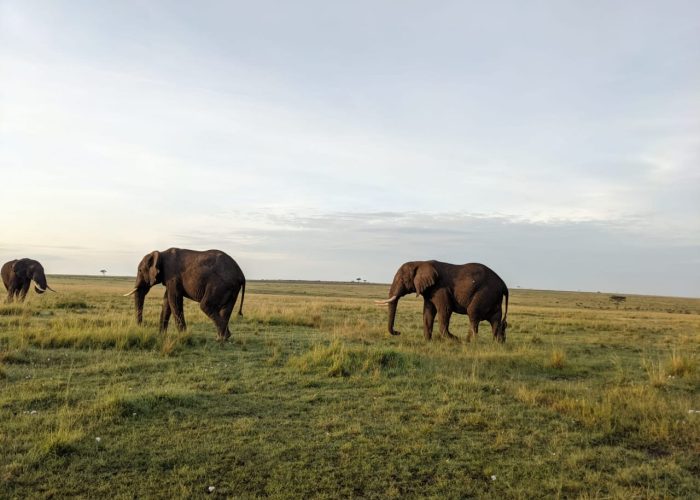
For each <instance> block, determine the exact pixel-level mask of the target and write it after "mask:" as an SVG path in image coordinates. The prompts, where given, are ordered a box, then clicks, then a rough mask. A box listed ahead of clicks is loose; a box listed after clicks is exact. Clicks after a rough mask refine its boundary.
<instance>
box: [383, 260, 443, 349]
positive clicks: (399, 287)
mask: <svg viewBox="0 0 700 500" xmlns="http://www.w3.org/2000/svg"><path fill="white" fill-rule="evenodd" d="M437 280H438V272H437V269H436V268H435V266H434V265H433V263H432V262H431V261H414V262H406V263H405V264H403V265H402V266H401V267H400V268H399V270H398V271H396V275H395V276H394V281H393V282H392V283H391V288H389V298H388V299H387V300H383V301H378V302H377V303H378V304H381V305H388V306H389V325H388V326H389V333H390V334H391V335H400V334H401V332H399V331H397V330H394V320H395V318H396V308H397V306H398V303H399V299H400V298H401V297H403V296H404V295H406V294H409V293H414V292H415V294H416V295H421V294H422V293H423V292H424V291H425V290H427V289H428V288H430V287H431V286H433V285H434V284H435V283H436V282H437Z"/></svg>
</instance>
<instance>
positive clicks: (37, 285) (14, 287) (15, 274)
mask: <svg viewBox="0 0 700 500" xmlns="http://www.w3.org/2000/svg"><path fill="white" fill-rule="evenodd" d="M0 274H1V275H2V282H3V284H4V285H5V288H7V302H8V303H9V302H12V300H13V299H14V298H15V297H17V298H18V300H19V301H20V302H22V301H24V298H25V297H26V296H27V292H28V291H29V286H30V285H31V283H32V281H33V282H34V290H35V291H36V293H44V292H45V291H46V290H51V291H52V292H55V290H54V289H53V288H51V287H50V286H49V285H48V283H47V282H46V275H45V274H44V268H43V267H42V266H41V264H39V263H38V262H37V261H35V260H33V259H15V260H11V261H9V262H5V264H3V266H2V270H0Z"/></svg>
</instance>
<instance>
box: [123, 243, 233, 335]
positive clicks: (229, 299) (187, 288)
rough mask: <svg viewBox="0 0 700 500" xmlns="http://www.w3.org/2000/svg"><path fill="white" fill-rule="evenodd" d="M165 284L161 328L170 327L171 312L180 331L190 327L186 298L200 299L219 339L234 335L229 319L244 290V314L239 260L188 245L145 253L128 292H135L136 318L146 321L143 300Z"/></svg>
mask: <svg viewBox="0 0 700 500" xmlns="http://www.w3.org/2000/svg"><path fill="white" fill-rule="evenodd" d="M158 283H161V284H163V285H164V286H165V295H164V296H163V308H162V310H161V313H160V332H161V333H164V332H166V331H167V329H168V322H169V321H170V314H171V313H172V314H173V316H175V321H176V323H177V327H178V329H179V330H180V331H184V330H186V329H187V324H186V323H185V315H184V311H183V299H185V298H187V299H191V300H194V301H195V302H199V307H200V308H201V309H202V311H204V314H206V315H207V316H208V317H209V318H210V319H211V320H212V321H213V322H214V324H215V325H216V329H217V335H218V338H219V340H227V339H228V338H229V337H230V336H231V332H230V330H229V328H228V322H229V319H230V317H231V313H232V311H233V306H234V305H235V303H236V299H237V298H238V292H239V291H241V290H242V294H241V305H240V308H239V309H238V314H239V315H241V316H242V315H243V299H244V298H245V276H243V271H241V268H240V267H238V264H237V263H236V261H235V260H233V259H232V258H231V257H230V256H229V255H227V254H225V253H224V252H222V251H220V250H206V251H203V252H200V251H196V250H187V249H184V248H169V249H167V250H165V251H162V252H159V251H157V250H156V251H153V252H151V253H149V254H147V255H145V256H144V257H143V259H141V262H140V263H139V266H138V270H137V273H136V285H135V286H134V289H133V290H132V291H131V292H129V293H127V294H125V295H124V296H125V297H127V296H129V295H132V294H135V295H134V299H135V300H134V302H135V305H136V322H137V323H138V324H139V325H140V324H141V323H142V322H143V302H144V299H145V298H146V294H147V293H148V291H149V290H150V289H151V287H152V286H154V285H157V284H158Z"/></svg>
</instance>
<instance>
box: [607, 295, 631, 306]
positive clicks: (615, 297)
mask: <svg viewBox="0 0 700 500" xmlns="http://www.w3.org/2000/svg"><path fill="white" fill-rule="evenodd" d="M626 300H627V297H625V296H624V295H611V296H610V302H612V303H613V304H615V307H616V308H617V309H619V308H620V304H622V303H623V302H624V301H626Z"/></svg>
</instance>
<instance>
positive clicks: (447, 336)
mask: <svg viewBox="0 0 700 500" xmlns="http://www.w3.org/2000/svg"><path fill="white" fill-rule="evenodd" d="M443 337H445V338H446V339H448V340H454V341H459V339H458V338H457V337H455V336H454V335H452V334H451V333H450V332H445V333H444V334H443Z"/></svg>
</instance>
